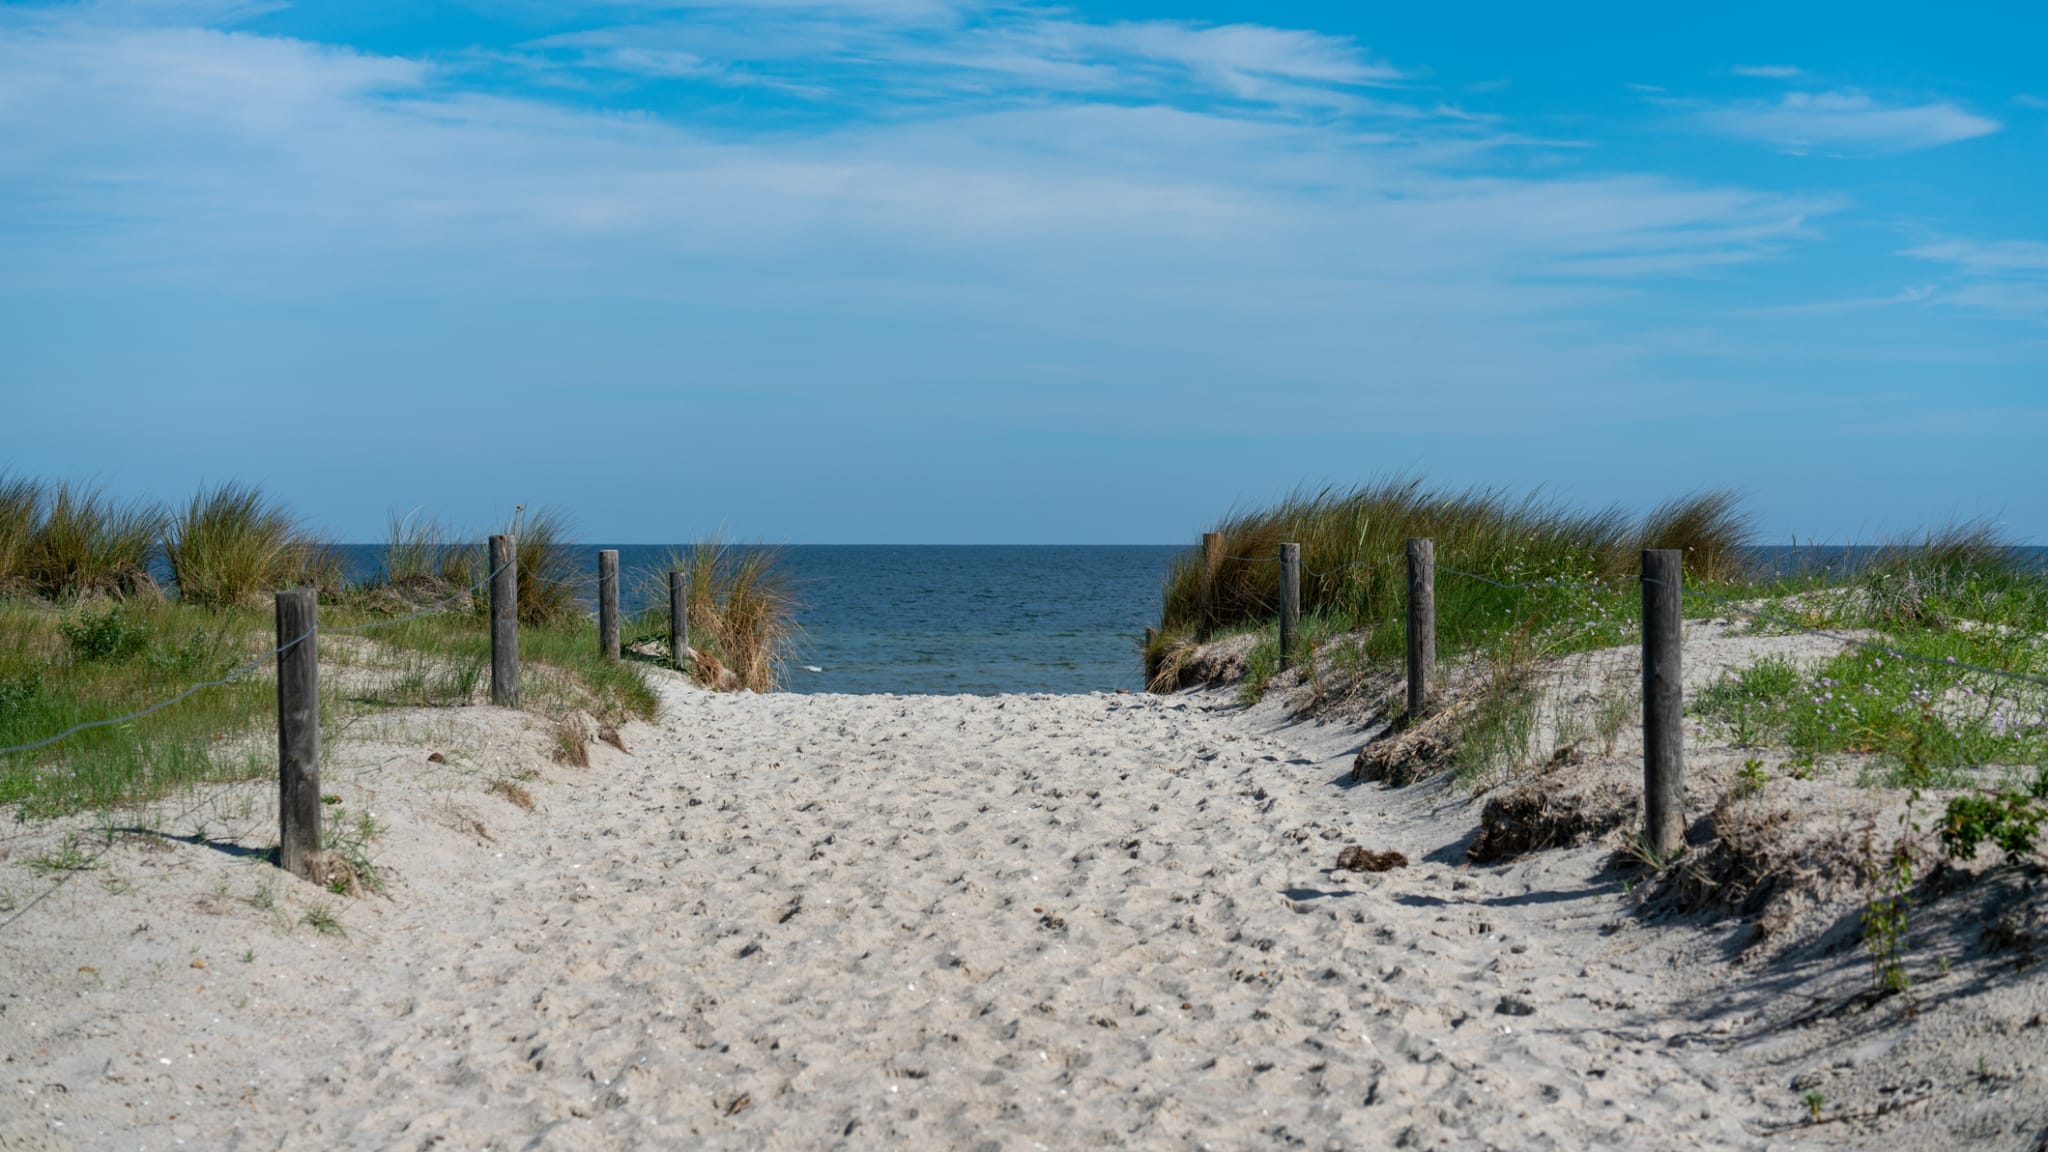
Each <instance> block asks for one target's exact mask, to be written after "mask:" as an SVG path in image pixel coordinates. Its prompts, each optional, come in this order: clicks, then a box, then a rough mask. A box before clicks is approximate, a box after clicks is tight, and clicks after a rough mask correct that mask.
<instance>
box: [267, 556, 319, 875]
mask: <svg viewBox="0 0 2048 1152" xmlns="http://www.w3.org/2000/svg"><path fill="white" fill-rule="evenodd" d="M319 625H320V619H319V602H318V598H317V597H316V596H315V594H314V592H313V590H312V589H311V588H294V589H291V590H289V591H285V592H279V593H278V594H277V644H278V652H277V800H278V803H277V814H278V835H277V863H278V867H280V868H283V869H284V870H285V871H287V872H290V873H291V874H292V875H294V876H303V877H305V878H306V879H308V880H313V881H316V882H317V881H318V880H319V879H320V876H319V872H320V870H321V869H320V639H319V637H318V635H316V632H317V630H318V628H319Z"/></svg>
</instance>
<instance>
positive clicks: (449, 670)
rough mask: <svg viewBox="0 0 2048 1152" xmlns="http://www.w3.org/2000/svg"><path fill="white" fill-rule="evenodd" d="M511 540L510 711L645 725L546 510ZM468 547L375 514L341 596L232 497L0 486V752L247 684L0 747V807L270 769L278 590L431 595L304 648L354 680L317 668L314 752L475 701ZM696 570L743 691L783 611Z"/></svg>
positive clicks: (632, 673)
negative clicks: (373, 541) (379, 540)
mask: <svg viewBox="0 0 2048 1152" xmlns="http://www.w3.org/2000/svg"><path fill="white" fill-rule="evenodd" d="M514 528H515V531H516V533H517V535H518V541H519V550H518V551H519V565H518V578H519V584H520V609H521V611H520V616H521V620H522V625H523V626H522V628H521V630H520V651H521V656H522V662H523V664H524V670H525V674H524V676H523V678H522V679H523V684H522V687H523V693H522V703H523V705H524V706H525V707H526V708H527V709H528V710H529V711H533V712H536V713H539V714H541V715H543V716H547V717H550V718H554V719H560V718H562V717H566V716H567V715H569V714H570V713H571V712H574V711H586V712H589V713H591V714H592V715H594V716H596V717H597V718H598V719H599V720H600V721H601V722H603V723H606V724H614V725H615V724H618V723H622V722H624V721H625V720H627V719H630V718H635V717H640V718H651V717H652V716H653V715H654V712H655V708H656V697H655V695H654V692H653V690H652V688H651V687H650V686H649V685H648V683H647V682H646V681H645V679H644V672H643V669H644V665H638V664H634V663H614V662H611V661H606V660H603V659H602V658H601V657H600V656H599V655H598V653H597V650H596V645H595V643H594V642H593V638H592V636H591V634H590V631H591V630H590V627H589V624H588V621H587V620H586V618H585V612H584V609H583V606H582V604H581V602H580V601H579V599H578V597H577V590H578V587H579V582H578V580H577V577H576V573H575V572H574V571H573V568H574V567H575V560H576V556H575V552H576V550H575V549H574V548H573V546H572V545H571V544H570V543H569V540H568V522H567V520H566V518H565V517H563V516H562V515H561V514H560V513H558V512H554V511H551V510H542V511H540V512H538V513H535V514H533V515H531V516H522V517H520V518H518V519H515V522H514ZM482 553H483V549H482V547H481V545H480V544H468V545H465V544H461V543H459V542H457V540H456V538H455V536H454V534H453V533H451V532H449V531H448V530H447V529H446V528H445V527H443V526H442V525H441V524H439V523H438V522H436V521H431V520H424V519H417V518H408V519H406V520H402V521H396V522H394V524H393V528H392V538H391V541H390V544H389V550H388V554H387V556H386V569H387V573H388V575H387V578H385V579H382V580H379V581H377V582H375V583H374V584H372V585H370V586H358V587H348V586H345V585H344V583H343V581H342V580H341V578H340V572H339V568H338V565H337V563H336V558H335V556H334V554H333V552H332V551H331V549H329V548H327V547H325V546H323V545H321V544H320V543H319V542H318V541H317V540H316V539H314V538H313V537H311V536H309V535H308V534H307V533H305V532H304V531H303V530H302V529H301V528H300V526H299V525H298V523H297V521H296V520H295V519H294V518H293V517H291V516H290V515H289V514H288V513H287V512H286V511H285V510H284V509H283V508H282V507H280V506H279V505H277V504H276V503H274V502H272V501H270V500H268V499H267V498H265V497H264V496H263V495H262V493H261V492H260V491H258V490H256V489H254V488H251V487H248V486H244V485H236V484H226V485H221V486H218V487H214V488H210V489H207V490H205V491H202V492H200V493H198V494H197V495H196V496H194V497H193V498H192V500H190V501H189V502H188V503H186V504H185V505H184V506H183V507H182V508H181V509H180V510H179V511H178V513H177V514H176V515H173V516H165V515H164V514H162V513H161V512H160V511H158V510H157V509H155V508H154V507H152V506H149V505H146V504H119V503H116V502H115V501H113V500H111V499H110V498H108V497H107V496H106V495H105V494H104V493H102V492H101V491H100V490H99V489H97V488H90V487H81V486H76V485H69V484H64V485H56V486H49V485H43V484H39V483H36V482H34V481H30V480H25V479H18V478H10V477H5V476H0V747H6V746H11V745H20V744H32V743H35V742H37V741H39V740H42V739H45V738H47V737H50V736H53V735H56V734H58V733H60V732H64V731H65V730H67V729H70V728H72V727H74V726H76V725H80V724H87V723H92V722H95V721H101V720H105V719H110V718H114V717H121V716H126V715H128V714H130V713H133V712H136V711H139V710H142V709H145V708H149V707H151V706H153V705H157V704H161V703H163V702H164V701H167V700H171V699H173V698H175V697H178V696H179V694H180V693H182V692H185V691H186V690H187V689H190V688H193V687H194V686H195V685H198V684H201V683H203V682H207V681H212V680H218V679H221V678H223V677H225V676H228V675H229V674H231V673H234V672H237V671H240V670H243V669H245V668H248V669H249V672H250V674H249V675H246V676H244V677H242V678H240V679H237V680H235V681H233V682H231V683H227V684H220V685H212V686H207V687H202V688H198V689H197V690H196V691H193V692H191V694H190V695H189V696H186V697H184V698H183V699H180V700H178V702H177V703H175V704H172V705H171V706H169V707H164V708H161V709H159V710H156V711H154V712H150V713H149V714H148V715H145V716H139V717H136V718H134V719H132V720H128V721H126V722H123V723H119V724H110V725H105V726H101V727H93V728H88V729H85V730H82V731H78V732H76V733H73V734H72V735H70V736H68V737H66V738H65V739H63V740H61V741H59V742H57V743H55V744H51V745H48V746H45V747H41V748H35V749H29V750H24V751H19V752H14V753H9V754H5V755H0V805H5V806H10V807H12V808H13V809H14V811H15V813H16V814H17V815H18V816H21V817H40V816H49V815H56V814H61V813H65V812H73V811H80V810H92V809H100V810H104V809H108V808H111V807H115V806H119V805H125V804H131V803H138V802H145V801H149V800H153V799H156V798H160V797H163V796H166V795H169V794H172V793H174V792H176V791H178V790H181V789H184V788H187V787H189V786H191V785H194V784H198V783H206V782H224V781H234V780H243V779H253V778H260V777H265V776H268V775H269V774H270V773H272V772H274V771H275V751H274V748H273V738H272V736H271V733H272V732H274V730H275V728H274V726H275V723H276V717H275V713H276V698H275V689H274V688H273V687H272V686H271V683H270V681H269V679H268V677H267V673H268V671H269V668H268V662H267V661H266V660H264V659H262V654H263V653H265V652H266V651H267V650H268V649H269V648H270V647H271V645H272V644H274V643H275V637H274V635H273V632H274V622H273V620H272V614H271V611H270V608H269V604H268V601H269V596H268V592H269V591H270V590H272V589H274V588H278V587H286V586H292V585H303V584H307V583H311V584H315V585H317V586H318V587H319V588H320V589H321V600H322V603H323V608H322V612H321V616H322V620H321V623H322V625H323V628H324V629H326V630H328V631H333V630H337V629H345V628H349V627H352V626H355V625H359V624H373V623H380V622H382V621H386V620H390V619H391V618H392V617H393V616H399V615H403V614H404V613H405V612H407V611H412V610H416V609H418V608H422V607H428V606H431V605H435V604H437V603H439V602H440V601H443V600H452V602H451V603H449V604H448V605H447V606H446V607H445V609H444V610H442V611H439V612H436V613H432V614H429V615H426V616H422V617H420V618H418V619H414V620H407V621H404V622H402V623H395V624H392V625H390V626H389V627H380V628H378V629H376V630H375V631H373V632H370V633H365V634H364V636H363V637H362V638H361V639H356V638H353V637H351V638H342V637H338V636H327V637H323V638H322V639H321V641H320V648H321V661H322V663H323V665H326V666H331V667H334V668H336V669H339V668H341V667H344V666H349V665H354V666H355V667H357V668H359V669H361V670H362V673H363V674H361V675H351V676H336V675H330V676H326V677H323V682H322V693H323V698H322V702H321V719H322V725H323V738H324V739H325V740H327V741H328V742H329V746H330V747H331V746H332V744H333V741H335V740H337V739H338V738H339V737H340V736H341V735H342V733H343V732H344V731H345V730H346V728H347V724H348V721H349V720H350V719H352V718H354V717H357V716H360V715H363V714H365V713H366V712H369V711H374V710H376V709H380V708H390V707H422V706H426V707H454V706H462V705H468V704H476V703H481V702H482V701H483V699H484V698H485V696H486V692H487V681H488V667H489V663H488V661H489V650H490V641H489V636H488V632H487V629H486V628H485V627H484V620H483V618H482V614H483V609H484V598H483V597H481V596H476V597H464V596H463V595H462V593H464V592H466V591H468V590H469V589H471V588H472V587H473V586H474V585H475V584H476V583H477V582H479V581H480V580H481V579H482V576H483V555H482ZM152 556H156V557H160V559H161V563H162V566H163V570H167V571H168V572H169V573H170V575H171V580H170V581H169V584H168V588H167V589H159V588H158V586H157V584H156V583H155V582H154V581H153V580H152V579H151V577H150V575H149V571H150V567H149V566H150V563H151V559H152ZM714 560H715V561H716V562H715V563H714V569H715V571H716V576H715V578H713V579H711V580H710V581H708V582H706V584H705V588H706V591H707V592H708V593H710V595H711V596H712V601H711V602H710V603H709V604H708V605H707V609H706V613H705V619H706V620H707V622H708V623H710V624H714V625H715V626H714V627H712V628H711V634H714V635H716V636H718V637H719V642H720V643H721V644H722V645H724V647H723V649H722V651H731V652H735V653H739V654H740V659H738V660H737V661H736V663H738V664H739V665H740V666H741V667H743V668H750V669H753V670H754V672H753V675H754V677H755V679H754V681H753V683H752V685H751V686H755V687H765V686H767V684H766V683H764V682H763V681H762V680H761V679H760V673H759V669H760V668H761V667H762V666H763V665H764V661H766V662H767V663H768V664H770V665H772V661H773V659H774V658H775V657H776V656H777V655H779V652H780V645H781V643H782V640H781V639H780V637H783V636H786V634H787V626H788V621H787V616H786V610H784V612H783V614H781V615H778V614H777V612H776V611H774V610H773V609H774V608H775V606H776V605H777V604H784V603H786V601H778V600H776V599H775V594H776V593H777V591H778V590H780V589H785V588H786V584H784V583H780V582H779V580H780V578H779V576H778V575H777V574H776V573H774V572H773V571H772V557H771V558H768V562H766V563H764V562H763V561H762V560H760V559H749V560H747V561H746V562H744V563H736V564H735V563H727V562H725V561H723V560H722V559H720V558H718V557H714ZM166 591H168V593H169V595H166V594H165V593H166ZM764 605H765V606H766V608H765V609H764V607H763V606H764ZM747 627H756V628H765V629H766V631H764V633H763V639H762V640H761V641H758V642H755V643H754V644H753V646H752V647H751V648H750V647H749V646H748V645H747V643H746V642H745V641H746V639H747V638H746V637H744V636H742V635H740V631H741V630H743V629H744V628H747ZM764 653H765V655H763V654H764ZM252 662H253V664H254V667H253V668H249V666H250V665H251V664H252ZM768 682H769V683H772V676H771V677H770V678H769V681H768ZM350 829H351V830H350V832H349V833H348V835H353V836H356V839H354V840H351V839H348V838H347V836H344V838H343V840H342V841H341V842H339V843H338V845H337V847H338V849H339V850H341V851H343V853H344V855H346V854H347V851H348V850H349V848H350V845H352V844H359V842H360V841H361V840H364V839H366V838H367V837H366V834H365V835H357V834H362V833H365V829H364V828H363V827H361V826H360V825H352V826H350ZM358 855H360V853H358ZM355 873H356V875H357V877H358V880H359V882H362V883H365V884H369V883H372V882H373V880H374V873H371V872H369V871H368V869H367V857H365V858H364V861H363V862H362V863H360V864H358V865H357V866H356V868H355Z"/></svg>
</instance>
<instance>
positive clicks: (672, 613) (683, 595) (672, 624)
mask: <svg viewBox="0 0 2048 1152" xmlns="http://www.w3.org/2000/svg"><path fill="white" fill-rule="evenodd" d="M689 654H690V574H689V573H688V572H684V571H682V570H681V569H677V570H676V571H673V572H670V573H669V574H668V660H669V663H671V664H673V665H675V666H676V667H677V668H681V667H682V666H683V660H684V658H685V657H687V656H689Z"/></svg>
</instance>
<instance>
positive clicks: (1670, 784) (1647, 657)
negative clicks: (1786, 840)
mask: <svg viewBox="0 0 2048 1152" xmlns="http://www.w3.org/2000/svg"><path fill="white" fill-rule="evenodd" d="M1684 579H1685V554H1684V553H1683V552H1680V551H1679V550H1678V549H1675V548H1648V549H1644V550H1643V573H1642V580H1643V846H1644V848H1645V849H1646V850H1647V851H1648V852H1649V854H1650V856H1651V857H1652V858H1653V859H1656V860H1660V861H1661V860H1667V859H1669V858H1670V857H1671V856H1673V855H1674V854H1676V853H1677V852H1678V850H1679V849H1680V848H1682V847H1684V845H1685V812H1684V809H1685V727H1684V724H1685V688H1684V681H1683V679H1682V667H1681V664H1680V658H1679V636H1680V628H1681V626H1682V625H1681V621H1682V618H1683V613H1682V612H1681V610H1680V606H1681V603H1682V601H1681V599H1680V595H1681V592H1682V590H1683V587H1684V583H1683V582H1684Z"/></svg>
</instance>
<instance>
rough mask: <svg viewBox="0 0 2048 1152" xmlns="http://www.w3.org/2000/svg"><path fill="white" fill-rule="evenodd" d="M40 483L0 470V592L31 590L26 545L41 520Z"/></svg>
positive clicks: (18, 592)
mask: <svg viewBox="0 0 2048 1152" xmlns="http://www.w3.org/2000/svg"><path fill="white" fill-rule="evenodd" d="M42 507H43V489H42V485H40V484H37V483H36V482H35V481H33V480H30V479H27V478H26V477H21V476H14V475H10V474H8V473H5V472H0V596H20V595H25V594H27V593H29V592H31V591H33V590H34V588H33V584H32V582H31V581H30V580H29V574H28V563H29V547H30V545H31V544H32V543H33V542H34V540H35V535H36V528H37V526H38V525H40V524H41V523H42Z"/></svg>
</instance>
